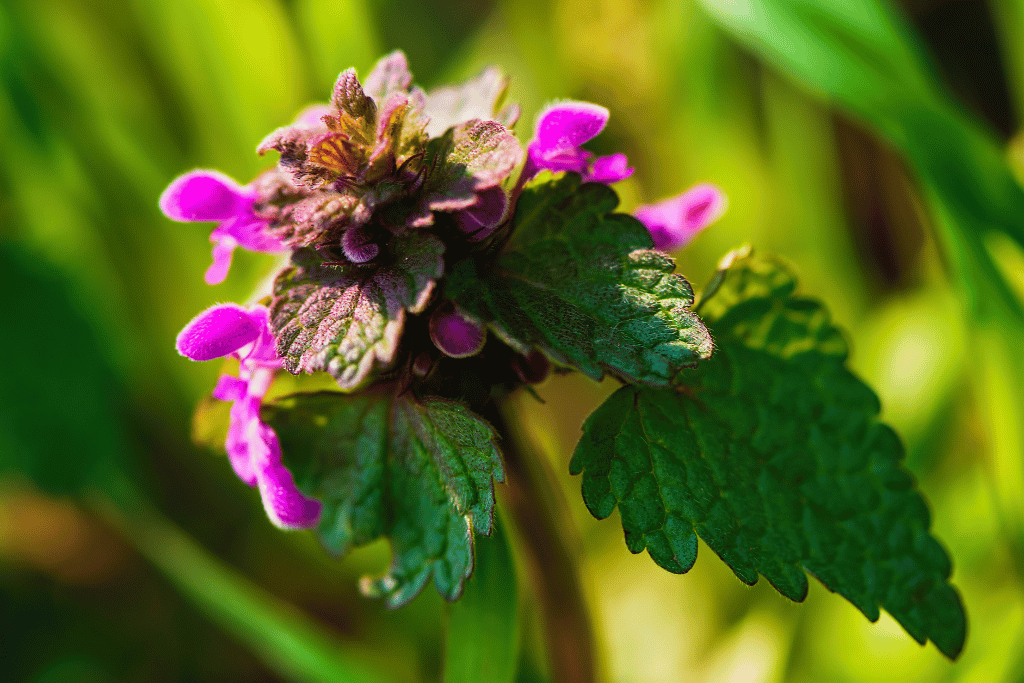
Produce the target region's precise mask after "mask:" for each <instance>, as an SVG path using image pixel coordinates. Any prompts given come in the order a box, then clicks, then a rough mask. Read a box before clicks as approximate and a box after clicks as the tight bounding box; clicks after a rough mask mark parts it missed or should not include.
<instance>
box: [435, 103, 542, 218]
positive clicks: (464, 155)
mask: <svg viewBox="0 0 1024 683" xmlns="http://www.w3.org/2000/svg"><path fill="white" fill-rule="evenodd" d="M522 160H523V149H522V147H520V145H519V141H518V140H516V138H515V136H514V135H512V133H511V132H509V131H508V130H507V129H506V128H505V126H503V125H501V124H500V123H498V122H496V121H477V120H473V121H470V122H468V123H465V124H462V125H459V126H455V127H454V128H450V129H448V130H447V131H446V132H445V133H444V134H443V135H442V136H441V137H437V138H434V139H432V140H430V142H429V143H427V167H428V168H429V169H430V170H429V172H428V175H427V179H426V180H425V181H424V189H423V193H424V200H423V201H424V202H425V204H426V207H427V208H428V209H430V210H433V211H453V210H456V209H465V208H467V207H469V206H472V205H473V204H475V203H476V202H477V194H476V193H477V192H479V191H481V190H486V189H488V188H492V187H496V186H498V185H499V184H500V183H501V182H502V181H503V180H505V178H507V177H508V176H509V174H511V173H512V171H513V170H514V169H515V168H516V166H518V165H519V162H521V161H522Z"/></svg>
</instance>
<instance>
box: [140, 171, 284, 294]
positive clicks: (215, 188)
mask: <svg viewBox="0 0 1024 683" xmlns="http://www.w3.org/2000/svg"><path fill="white" fill-rule="evenodd" d="M256 200H257V195H256V192H255V190H254V189H253V188H252V186H251V185H245V186H241V185H239V184H238V183H236V182H235V181H234V180H232V179H231V178H229V177H228V176H226V175H224V174H223V173H219V172H218V171H209V170H203V169H197V170H195V171H191V172H189V173H186V174H184V175H182V176H178V177H177V178H175V179H174V181H172V182H171V184H170V185H168V186H167V189H166V190H164V193H163V194H162V195H160V210H161V211H163V212H164V215H165V216H167V217H168V218H170V219H171V220H175V221H183V222H196V221H217V222H218V225H217V227H216V228H214V230H213V232H212V233H210V241H211V242H213V243H214V246H213V263H212V264H211V265H210V267H209V268H208V269H207V270H206V282H207V284H211V285H215V284H218V283H220V282H223V281H224V278H225V277H227V274H228V269H229V268H230V267H231V255H232V254H233V253H234V251H235V248H236V247H242V248H244V249H248V250H249V251H262V252H276V251H283V250H284V248H285V247H284V245H282V244H281V243H280V242H279V241H278V240H276V239H274V238H273V237H271V236H270V235H269V234H268V233H267V227H268V226H267V222H266V221H265V220H263V219H262V218H260V217H259V216H257V215H256V213H255V211H254V210H253V206H254V204H255V202H256Z"/></svg>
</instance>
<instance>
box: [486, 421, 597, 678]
mask: <svg viewBox="0 0 1024 683" xmlns="http://www.w3.org/2000/svg"><path fill="white" fill-rule="evenodd" d="M489 412H490V414H489V415H488V416H487V417H488V418H489V419H490V420H491V421H492V424H493V425H494V427H495V429H497V430H498V433H499V434H501V436H502V443H501V447H502V452H503V453H504V455H505V475H506V483H507V486H505V487H502V489H503V490H504V492H505V494H506V495H505V501H504V502H505V504H506V510H507V511H508V512H509V514H510V516H511V518H512V520H513V521H514V523H515V525H516V527H517V529H518V532H519V536H520V538H521V539H522V545H523V546H524V549H525V550H526V555H527V557H526V560H527V566H528V571H529V573H530V576H531V579H532V583H533V586H534V589H535V592H536V596H537V599H538V601H539V602H540V612H541V619H542V621H543V625H544V638H545V643H546V647H547V655H548V659H549V661H550V663H551V676H552V679H553V680H555V681H558V683H593V681H594V680H596V672H595V664H594V662H595V657H594V655H595V646H594V630H593V626H592V624H591V622H590V613H589V610H588V608H587V604H586V600H585V599H584V597H583V587H582V584H581V583H580V577H579V573H578V571H577V568H576V558H575V557H574V556H573V553H572V551H571V550H570V548H569V545H568V543H567V542H566V539H565V537H564V536H563V534H562V529H563V527H564V525H565V519H566V518H567V517H568V513H567V511H566V510H565V509H564V508H565V505H564V504H563V503H564V502H563V501H562V496H561V492H560V491H558V490H556V489H555V487H554V485H553V481H552V474H551V472H550V471H549V468H548V467H547V466H546V461H545V460H544V459H543V458H540V457H537V456H536V455H535V454H533V453H530V452H529V451H530V449H529V448H526V447H524V444H523V443H522V439H521V438H520V437H521V434H520V433H518V432H516V431H514V430H510V429H508V427H507V423H506V420H505V419H504V411H502V412H499V411H497V410H494V411H489Z"/></svg>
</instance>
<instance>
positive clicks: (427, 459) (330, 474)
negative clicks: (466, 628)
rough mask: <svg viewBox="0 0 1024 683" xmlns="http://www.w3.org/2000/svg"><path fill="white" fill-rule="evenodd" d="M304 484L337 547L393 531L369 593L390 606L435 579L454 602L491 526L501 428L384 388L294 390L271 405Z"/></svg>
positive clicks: (453, 406) (500, 474) (443, 403)
mask: <svg viewBox="0 0 1024 683" xmlns="http://www.w3.org/2000/svg"><path fill="white" fill-rule="evenodd" d="M264 419H266V420H267V421H268V422H269V423H270V424H271V425H272V426H273V427H274V430H275V431H276V432H277V434H278V437H279V438H280V440H281V446H282V452H283V457H284V462H285V464H286V465H287V467H288V468H289V469H290V470H291V471H292V472H293V474H294V476H295V481H296V483H297V485H298V486H299V488H300V489H301V490H302V491H303V492H304V493H305V494H306V495H309V496H314V497H316V498H317V499H319V500H320V501H321V502H322V503H323V505H324V512H323V518H322V520H321V522H320V525H319V527H318V528H317V533H318V535H319V536H320V539H321V541H322V542H323V544H324V546H325V547H326V548H327V549H328V550H329V551H331V552H332V553H336V554H339V555H340V554H343V553H345V552H347V551H348V550H349V549H350V548H351V547H352V546H356V545H363V544H365V543H369V542H370V541H373V540H375V539H377V538H380V537H381V536H386V537H387V538H388V539H389V541H390V543H391V549H392V561H391V567H390V569H389V570H388V572H387V573H386V574H385V575H384V576H383V577H380V578H376V579H371V578H366V579H364V580H363V582H362V587H363V590H364V591H365V592H367V593H369V594H370V595H375V596H377V595H384V596H386V599H387V603H388V605H390V606H399V605H403V604H405V603H407V602H408V601H410V600H412V598H413V597H415V596H416V594H417V593H419V591H420V589H421V588H422V587H423V586H424V584H426V582H427V581H428V580H429V579H430V577H431V576H433V578H434V585H435V586H436V587H437V590H438V592H439V593H440V594H441V595H442V596H444V597H445V598H446V599H448V600H455V599H456V598H458V597H459V595H460V594H461V592H462V585H463V582H464V581H465V580H466V578H467V577H468V576H469V575H470V574H471V573H472V571H473V531H474V530H475V531H476V532H478V533H481V534H484V535H487V534H490V533H491V528H492V525H493V520H494V481H504V470H503V469H502V464H501V456H500V453H499V451H498V447H497V444H496V438H497V437H496V435H495V433H494V431H493V430H492V429H491V427H490V426H489V425H488V424H487V423H486V422H484V421H483V420H482V419H481V418H479V417H477V416H476V415H474V414H473V413H472V412H470V411H469V410H468V409H467V408H465V407H463V406H462V405H460V404H458V403H455V402H452V401H448V400H444V399H440V398H426V399H423V400H421V401H416V400H414V399H412V398H411V397H409V396H400V397H398V398H395V397H393V396H390V395H387V394H384V393H379V392H378V393H362V394H358V395H349V394H340V393H336V392H324V393H318V394H297V395H294V396H290V397H286V398H283V399H280V400H278V401H276V402H275V403H273V404H271V405H268V406H266V407H265V408H264Z"/></svg>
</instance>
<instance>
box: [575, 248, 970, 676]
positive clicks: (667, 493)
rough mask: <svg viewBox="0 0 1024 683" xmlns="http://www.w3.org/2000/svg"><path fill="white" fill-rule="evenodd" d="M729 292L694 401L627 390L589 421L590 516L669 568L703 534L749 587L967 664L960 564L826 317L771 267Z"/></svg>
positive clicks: (724, 280)
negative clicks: (847, 608) (955, 569)
mask: <svg viewBox="0 0 1024 683" xmlns="http://www.w3.org/2000/svg"><path fill="white" fill-rule="evenodd" d="M718 285H719V286H718V289H717V291H716V292H714V293H713V294H712V295H711V296H709V297H708V298H707V299H706V301H704V302H702V304H701V307H700V310H701V314H702V315H703V316H704V317H705V319H706V320H708V321H709V326H710V328H711V331H712V333H713V334H714V335H715V340H716V345H717V349H716V352H715V355H714V356H713V357H712V358H711V359H710V360H709V361H707V362H704V363H701V364H700V365H699V366H698V367H697V368H695V369H692V370H685V371H684V372H683V373H682V377H681V379H682V382H683V385H684V386H683V388H682V389H681V390H679V391H676V390H673V389H649V388H637V387H623V388H622V389H620V390H619V391H617V392H616V393H615V394H613V395H612V396H611V397H610V398H609V399H608V400H607V401H606V402H605V403H604V404H603V405H602V406H601V407H600V408H598V409H597V411H595V412H594V414H593V415H592V416H591V417H590V418H589V419H588V420H587V423H586V425H585V426H584V434H583V437H582V438H581V440H580V443H579V445H578V446H577V448H576V452H575V453H574V455H573V459H572V462H571V465H570V470H571V472H572V473H573V474H579V473H581V472H582V473H583V498H584V501H585V502H586V504H587V507H588V508H589V509H590V511H591V512H592V513H593V514H594V515H595V516H596V517H598V518H604V517H607V516H608V515H609V514H611V512H612V510H613V509H614V508H615V507H616V506H617V507H618V508H619V511H620V514H621V517H622V524H623V528H624V530H625V534H626V544H627V546H628V547H629V549H630V550H631V551H633V552H640V551H642V550H643V549H644V548H647V550H648V552H649V553H650V555H651V557H652V558H653V559H654V560H655V561H656V562H657V563H658V564H660V565H661V566H663V567H665V568H666V569H669V570H670V571H674V572H679V573H682V572H685V571H688V570H689V569H690V567H691V566H692V565H693V562H694V560H695V559H696V554H697V536H700V537H701V538H702V539H703V540H704V541H705V542H706V543H707V544H708V546H709V547H711V549H712V550H714V551H715V552H716V553H717V554H718V555H719V556H720V557H721V558H722V559H723V560H725V562H726V564H728V565H729V566H730V567H731V568H732V570H733V571H734V572H735V573H736V575H737V576H738V577H739V578H740V579H741V580H742V581H744V582H745V583H748V584H753V583H755V582H756V581H757V579H758V574H760V575H762V576H764V577H765V578H767V579H768V581H769V582H770V583H771V584H772V585H773V586H774V587H775V588H776V589H778V590H779V592H781V593H782V594H783V595H785V596H786V597H788V598H790V599H792V600H797V601H800V600H803V598H804V596H805V595H806V593H807V579H806V576H805V575H804V572H805V571H807V572H808V573H810V574H812V575H813V576H816V577H817V578H818V579H819V580H820V581H821V582H822V583H823V584H825V586H826V587H827V588H828V589H829V590H832V591H835V592H837V593H839V594H840V595H842V596H844V597H845V598H847V599H848V600H850V602H852V603H853V604H854V605H856V606H857V607H858V608H859V609H860V610H861V611H862V612H863V613H864V614H865V615H866V616H867V617H868V618H869V619H871V620H872V621H874V620H875V619H877V618H878V615H879V607H880V606H881V607H883V608H884V609H885V610H886V611H888V612H889V613H890V614H891V615H892V616H893V617H895V618H896V620H897V621H898V622H900V624H902V625H903V627H904V628H905V629H906V630H907V632H908V633H910V635H911V636H913V637H914V638H915V639H916V640H918V642H921V643H924V642H925V641H926V640H927V639H931V640H932V641H933V642H934V643H935V644H936V646H938V648H939V650H941V651H942V652H943V653H944V654H946V655H947V656H949V657H955V656H956V655H957V653H959V651H960V649H961V647H962V646H963V641H964V637H965V629H966V626H965V623H966V620H965V615H964V612H963V608H962V606H961V603H960V598H959V596H958V594H957V592H956V590H955V589H954V588H952V587H951V586H950V585H949V584H948V583H947V579H948V578H949V575H950V571H951V565H950V561H949V558H948V557H947V556H946V553H945V552H944V551H943V549H942V547H941V546H940V545H939V543H938V542H937V541H936V540H935V539H934V538H933V537H932V536H931V535H929V533H928V527H929V525H930V518H929V514H928V508H927V506H926V504H925V502H924V499H923V498H922V497H921V495H920V494H919V493H918V492H917V491H916V489H915V487H914V480H913V477H912V476H911V475H910V474H909V473H908V472H907V471H906V470H905V469H904V468H903V467H902V466H901V460H902V458H903V447H902V445H901V443H900V441H899V438H898V437H897V436H896V434H895V432H893V430H892V429H891V428H889V427H888V426H886V425H884V424H882V423H880V422H879V421H878V420H877V415H878V412H879V403H878V399H877V397H876V396H875V394H874V393H873V392H872V391H871V390H870V389H869V388H868V387H867V386H865V385H864V384H863V383H862V382H861V381H860V380H858V379H857V378H856V377H854V376H853V375H852V374H851V373H850V372H849V370H847V368H846V365H845V360H846V353H847V351H846V345H845V343H844V342H843V338H842V335H841V334H840V332H839V331H838V330H837V329H836V328H835V327H834V326H833V325H832V324H831V322H830V321H829V316H828V313H827V311H826V310H825V309H824V307H823V306H822V305H821V304H820V303H818V302H817V301H813V300H809V299H804V298H800V297H797V296H794V295H793V293H792V292H793V289H794V286H795V281H794V279H793V277H792V275H790V274H789V273H788V271H786V270H785V269H784V268H783V267H782V266H780V265H779V264H777V263H774V262H772V261H769V260H755V259H752V258H749V257H740V258H738V259H737V260H736V262H735V263H733V264H732V266H731V267H730V268H729V269H728V270H727V271H725V272H724V274H722V276H721V278H720V281H719V283H718Z"/></svg>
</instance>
